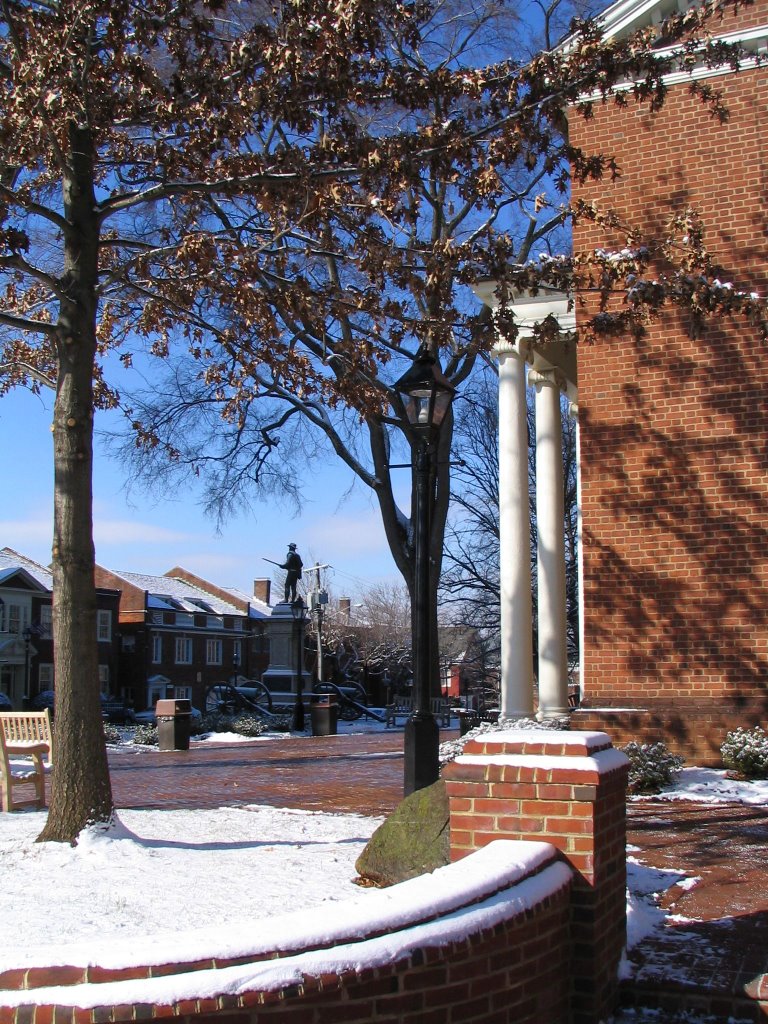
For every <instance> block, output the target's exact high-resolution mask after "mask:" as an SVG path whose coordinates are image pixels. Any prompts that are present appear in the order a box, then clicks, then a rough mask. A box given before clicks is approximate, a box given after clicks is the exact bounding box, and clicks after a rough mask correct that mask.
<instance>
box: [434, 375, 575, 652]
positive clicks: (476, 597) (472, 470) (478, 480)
mask: <svg viewBox="0 0 768 1024" xmlns="http://www.w3.org/2000/svg"><path fill="white" fill-rule="evenodd" d="M463 397H464V400H463V401H462V402H461V403H460V407H459V409H457V414H456V428H455V431H454V462H455V463H456V469H455V470H454V493H453V509H452V512H451V515H450V516H449V522H448V528H447V530H446V541H445V556H444V566H445V571H444V573H443V579H442V586H441V601H442V603H443V604H444V605H445V606H447V607H450V608H452V618H453V620H454V621H456V622H463V623H466V624H467V625H469V626H472V627H473V628H475V629H477V630H478V631H480V632H481V633H482V635H483V636H485V637H486V638H487V639H488V640H489V641H490V643H491V647H492V649H494V650H497V651H498V647H499V643H500V640H499V630H500V604H499V602H500V591H499V579H500V567H499V492H498V481H499V467H498V452H499V446H498V378H497V374H496V372H495V370H494V368H493V367H492V366H490V365H489V366H486V368H485V372H484V373H482V374H476V375H475V378H474V379H473V382H472V388H471V389H468V390H467V392H466V394H465V396H463ZM562 423H563V471H564V472H563V476H564V482H565V492H564V509H565V516H564V521H563V529H564V531H565V539H566V544H565V548H566V611H567V628H568V654H569V660H570V663H571V665H575V664H576V663H577V662H578V650H579V643H578V641H579V631H578V620H579V610H578V523H577V514H578V506H577V461H576V428H575V423H574V422H573V421H572V420H571V419H570V418H569V416H568V413H567V408H566V407H564V408H563V419H562ZM528 436H529V449H528V495H529V506H530V519H531V579H532V586H533V591H532V600H533V606H534V611H535V608H536V590H537V586H536V582H537V557H536V556H537V532H536V460H535V442H536V419H535V415H534V410H533V403H532V402H530V401H529V404H528ZM535 636H536V625H535V615H534V650H535V649H536V643H535Z"/></svg>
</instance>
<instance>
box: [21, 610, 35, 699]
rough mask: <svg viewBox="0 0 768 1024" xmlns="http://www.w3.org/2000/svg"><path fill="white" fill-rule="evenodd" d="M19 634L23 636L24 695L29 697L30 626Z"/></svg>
mask: <svg viewBox="0 0 768 1024" xmlns="http://www.w3.org/2000/svg"><path fill="white" fill-rule="evenodd" d="M21 635H22V636H23V638H24V696H25V697H26V698H27V699H29V698H30V697H31V694H30V692H29V645H30V643H31V642H32V627H31V626H25V627H24V629H23V630H22V633H21Z"/></svg>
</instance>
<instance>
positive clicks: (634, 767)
mask: <svg viewBox="0 0 768 1024" xmlns="http://www.w3.org/2000/svg"><path fill="white" fill-rule="evenodd" d="M621 749H622V750H623V751H624V753H625V754H626V755H627V757H628V758H629V783H628V789H629V792H630V793H658V792H660V791H661V790H662V789H663V788H664V786H668V785H669V784H670V782H671V781H672V776H673V774H674V773H675V772H679V771H680V769H681V768H682V767H683V758H682V757H679V756H678V755H677V754H672V753H670V751H669V750H668V749H667V747H666V745H665V744H664V743H635V742H634V741H633V742H631V743H628V744H627V745H626V747H622V748H621Z"/></svg>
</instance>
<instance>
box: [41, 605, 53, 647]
mask: <svg viewBox="0 0 768 1024" xmlns="http://www.w3.org/2000/svg"><path fill="white" fill-rule="evenodd" d="M40 636H41V637H45V638H46V639H47V638H49V637H52V636H53V608H52V607H51V605H49V604H43V605H40Z"/></svg>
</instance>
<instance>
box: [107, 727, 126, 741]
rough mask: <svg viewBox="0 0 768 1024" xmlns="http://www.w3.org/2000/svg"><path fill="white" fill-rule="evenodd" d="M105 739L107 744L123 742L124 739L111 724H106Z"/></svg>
mask: <svg viewBox="0 0 768 1024" xmlns="http://www.w3.org/2000/svg"><path fill="white" fill-rule="evenodd" d="M104 739H105V740H106V741H107V743H122V742H123V737H122V736H121V735H120V731H119V730H118V728H117V727H116V726H114V725H113V724H112V723H111V722H105V723H104Z"/></svg>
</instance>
